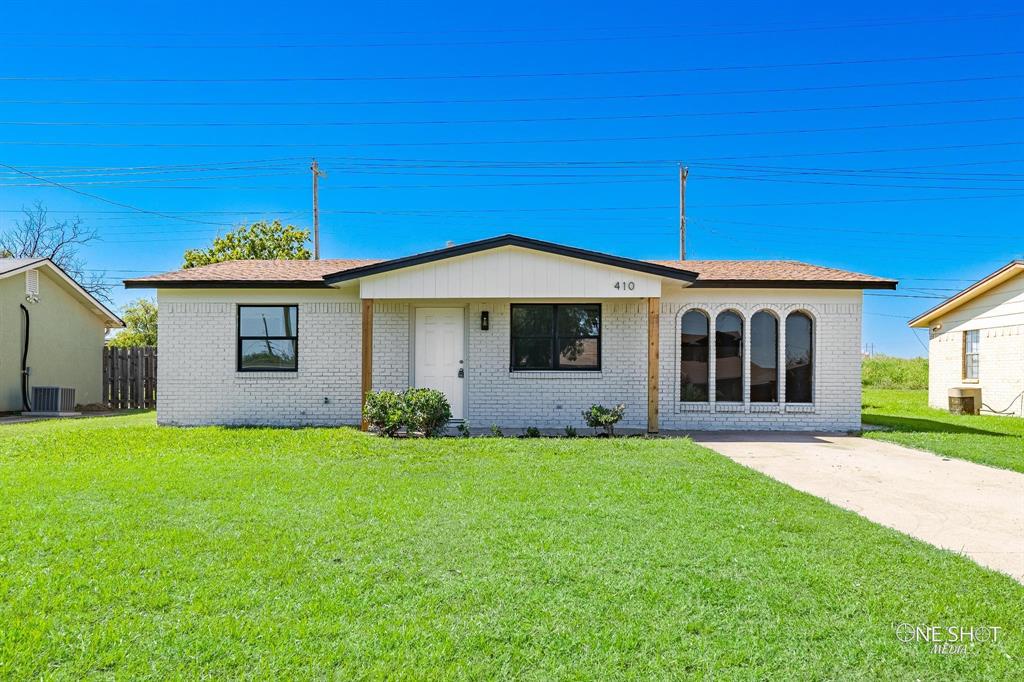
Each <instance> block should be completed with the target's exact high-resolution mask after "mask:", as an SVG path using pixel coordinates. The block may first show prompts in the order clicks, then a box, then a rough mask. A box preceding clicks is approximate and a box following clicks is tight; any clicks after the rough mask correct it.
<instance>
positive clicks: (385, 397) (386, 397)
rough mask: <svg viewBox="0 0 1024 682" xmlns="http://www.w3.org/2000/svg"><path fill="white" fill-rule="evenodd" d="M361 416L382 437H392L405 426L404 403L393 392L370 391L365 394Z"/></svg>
mask: <svg viewBox="0 0 1024 682" xmlns="http://www.w3.org/2000/svg"><path fill="white" fill-rule="evenodd" d="M363 416H365V417H366V421H367V423H368V424H369V425H370V428H372V429H373V430H374V431H376V432H377V433H379V434H381V435H382V436H389V437H394V436H395V435H396V434H397V433H398V432H399V431H401V430H402V427H403V426H405V402H404V400H403V399H402V395H401V394H400V393H395V392H394V391H371V392H370V393H367V394H366V403H365V405H364V406H363Z"/></svg>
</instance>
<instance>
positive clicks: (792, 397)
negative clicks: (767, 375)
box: [786, 313, 814, 403]
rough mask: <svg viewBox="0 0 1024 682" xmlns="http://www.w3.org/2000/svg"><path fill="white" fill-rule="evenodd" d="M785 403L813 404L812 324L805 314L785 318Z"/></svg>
mask: <svg viewBox="0 0 1024 682" xmlns="http://www.w3.org/2000/svg"><path fill="white" fill-rule="evenodd" d="M786 402H787V403H810V402H814V322H812V321H811V318H810V316H809V315H808V314H807V313H790V314H789V317H787V318H786Z"/></svg>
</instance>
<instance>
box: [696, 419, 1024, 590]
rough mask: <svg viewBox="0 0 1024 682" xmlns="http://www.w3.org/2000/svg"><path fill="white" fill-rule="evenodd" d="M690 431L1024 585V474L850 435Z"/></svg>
mask: <svg viewBox="0 0 1024 682" xmlns="http://www.w3.org/2000/svg"><path fill="white" fill-rule="evenodd" d="M691 436H692V437H693V440H694V441H696V442H698V443H700V444H701V445H704V446H706V447H708V448H711V449H712V450H715V451H717V452H719V453H721V454H723V455H725V456H726V457H729V458H730V459H732V460H735V461H736V462H739V463H740V464H743V465H744V466H748V467H750V468H751V469H756V470H757V471H760V472H761V473H764V474H766V475H768V476H771V477H772V478H774V479H776V480H778V481H781V482H783V483H785V484H787V485H789V486H792V487H793V488H796V489H797V490H802V491H804V492H808V493H811V494H812V495H817V496H818V497H821V498H824V499H826V500H828V501H829V502H831V503H833V504H835V505H838V506H840V507H845V508H846V509H849V510H851V511H855V512H857V513H858V514H860V515H861V516H863V517H865V518H868V519H871V520H872V521H874V522H876V523H881V524H883V525H886V526H889V527H890V528H895V529H896V530H898V531H902V532H904V533H907V534H908V535H912V536H914V537H916V538H919V539H921V540H924V541H925V542H929V543H931V544H933V545H935V546H936V547H942V548H944V549H949V550H953V551H954V552H958V553H962V554H965V555H967V556H969V557H971V558H972V559H974V560H975V561H977V562H978V563H979V564H981V565H983V566H987V567H989V568H993V569H995V570H997V571H1002V572H1003V573H1008V574H1009V575H1011V576H1013V577H1014V578H1016V579H1017V580H1019V581H1021V582H1024V474H1018V473H1015V472H1012V471H1004V470H1002V469H993V468H991V467H987V466H982V465H980V464H972V463H970V462H965V461H962V460H956V459H944V458H942V457H940V456H938V455H932V454H929V453H926V452H921V451H918V450H912V449H910V448H905V447H902V446H899V445H893V444H891V443H882V442H879V441H874V440H868V439H866V438H857V437H853V436H831V435H819V434H796V433H763V432H762V433H699V434H691Z"/></svg>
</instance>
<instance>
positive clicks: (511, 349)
mask: <svg viewBox="0 0 1024 682" xmlns="http://www.w3.org/2000/svg"><path fill="white" fill-rule="evenodd" d="M579 306H595V307H596V308H597V335H596V336H579V337H576V338H579V339H595V340H596V341H597V366H596V367H579V366H564V367H563V366H561V365H560V364H559V360H560V358H561V353H559V352H558V339H559V338H560V337H559V335H558V310H559V308H568V307H579ZM517 308H550V309H551V360H552V366H550V367H516V363H515V355H514V353H515V339H516V338H543V337H517V336H516V335H515V333H514V331H515V330H514V329H513V324H514V323H513V319H514V317H515V310H516V309H517ZM508 327H509V328H508V332H509V344H508V356H509V362H508V366H509V371H510V372H600V371H601V367H602V349H603V345H604V344H603V343H602V342H601V337H602V336H603V334H604V309H603V308H602V306H601V304H600V303H592V302H589V301H588V302H582V301H581V302H575V303H513V304H512V305H511V308H510V310H509V326H508ZM561 338H567V337H561Z"/></svg>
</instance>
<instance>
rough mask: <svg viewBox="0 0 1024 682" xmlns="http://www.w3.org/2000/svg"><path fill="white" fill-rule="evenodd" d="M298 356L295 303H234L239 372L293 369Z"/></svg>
mask: <svg viewBox="0 0 1024 682" xmlns="http://www.w3.org/2000/svg"><path fill="white" fill-rule="evenodd" d="M298 359H299V308H298V306H294V305H240V306H238V371H239V372H294V371H296V370H297V369H298V366H299V365H298Z"/></svg>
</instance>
